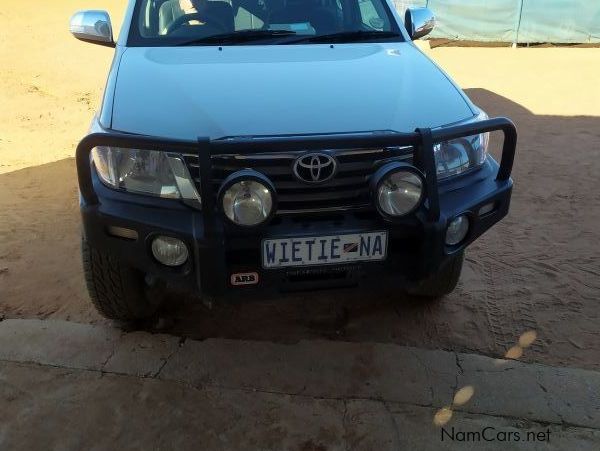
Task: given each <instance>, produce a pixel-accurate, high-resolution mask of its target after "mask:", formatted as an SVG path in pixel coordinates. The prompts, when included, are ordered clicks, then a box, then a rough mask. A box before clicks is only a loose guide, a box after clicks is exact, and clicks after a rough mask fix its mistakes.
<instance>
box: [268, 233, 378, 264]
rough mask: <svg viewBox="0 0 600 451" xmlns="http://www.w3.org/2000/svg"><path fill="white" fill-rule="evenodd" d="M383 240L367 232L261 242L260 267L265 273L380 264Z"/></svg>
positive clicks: (376, 234) (375, 234)
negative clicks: (297, 268)
mask: <svg viewBox="0 0 600 451" xmlns="http://www.w3.org/2000/svg"><path fill="white" fill-rule="evenodd" d="M387 237H388V235H387V232H369V233H354V234H350V235H328V236H318V237H302V238H280V239H274V240H264V241H263V242H262V259H263V267H264V268H265V269H269V268H286V267H293V266H315V265H332V264H341V263H352V262H362V261H381V260H385V258H386V256H387V241H388V240H387Z"/></svg>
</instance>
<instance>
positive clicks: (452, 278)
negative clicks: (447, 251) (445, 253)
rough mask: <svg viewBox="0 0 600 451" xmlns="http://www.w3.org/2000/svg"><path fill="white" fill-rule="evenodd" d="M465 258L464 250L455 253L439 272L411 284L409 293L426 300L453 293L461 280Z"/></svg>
mask: <svg viewBox="0 0 600 451" xmlns="http://www.w3.org/2000/svg"><path fill="white" fill-rule="evenodd" d="M464 258H465V253H464V251H462V252H459V253H457V254H455V255H453V256H452V257H450V258H449V259H448V261H446V262H445V263H444V264H443V265H442V267H441V268H440V269H439V270H438V272H436V273H434V274H432V275H430V276H428V277H426V278H425V279H422V280H419V281H417V282H414V283H413V284H411V285H409V287H408V289H407V290H406V291H407V293H408V294H411V295H413V296H417V297H420V298H423V299H425V300H436V299H440V298H442V297H444V296H446V295H448V294H450V293H452V292H453V291H454V289H455V288H456V286H457V285H458V281H459V280H460V274H461V272H462V268H463V263H464Z"/></svg>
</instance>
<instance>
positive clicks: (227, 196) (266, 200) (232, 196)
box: [219, 170, 275, 227]
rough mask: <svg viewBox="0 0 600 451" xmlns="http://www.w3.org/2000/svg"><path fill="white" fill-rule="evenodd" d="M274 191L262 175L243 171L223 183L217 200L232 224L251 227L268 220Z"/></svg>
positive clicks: (272, 208)
mask: <svg viewBox="0 0 600 451" xmlns="http://www.w3.org/2000/svg"><path fill="white" fill-rule="evenodd" d="M274 193H275V189H274V187H273V186H272V184H271V183H270V182H269V180H268V179H267V178H266V177H264V176H263V175H262V174H260V173H258V172H255V171H251V170H245V171H240V172H237V173H235V174H233V175H232V176H230V177H229V178H228V179H227V180H225V182H224V183H223V187H222V188H221V191H220V195H219V198H220V199H221V206H222V208H223V212H224V213H225V216H226V217H227V218H228V219H229V220H230V221H231V222H233V223H234V224H237V225H240V226H245V227H252V226H257V225H259V224H261V223H263V222H265V221H267V219H269V218H270V217H271V215H272V214H273V212H274V210H275V208H274V203H275V197H274Z"/></svg>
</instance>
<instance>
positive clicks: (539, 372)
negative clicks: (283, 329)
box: [0, 320, 600, 450]
mask: <svg viewBox="0 0 600 451" xmlns="http://www.w3.org/2000/svg"><path fill="white" fill-rule="evenodd" d="M466 386H468V387H472V390H470V391H469V392H472V396H469V397H468V399H465V400H463V402H460V403H453V399H454V397H455V395H456V393H457V392H459V391H460V390H461V388H464V387H466ZM455 404H457V405H455ZM445 406H446V407H448V408H447V410H446V412H445V413H446V415H447V416H449V417H450V418H447V419H446V421H447V423H442V426H443V427H444V428H452V427H454V428H462V429H461V431H462V430H471V429H473V430H475V429H477V427H480V428H481V427H487V426H490V425H491V427H494V428H499V429H500V430H502V431H508V432H519V431H521V432H522V433H525V432H527V431H529V432H531V431H533V432H532V433H535V434H537V433H541V432H542V431H546V429H548V430H551V432H552V434H553V437H554V440H553V441H552V443H551V445H552V446H551V447H550V448H547V447H545V446H547V445H548V443H541V442H536V443H534V445H535V446H534V447H533V448H532V447H531V446H532V445H531V443H527V444H528V446H529V447H527V448H519V447H518V446H517V447H513V448H511V449H536V447H537V446H539V447H540V449H541V448H542V446H544V447H543V449H564V448H560V447H557V444H563V445H566V444H569V446H568V447H567V448H569V449H598V448H599V447H600V435H599V434H600V431H598V429H600V411H599V408H600V374H599V373H596V372H593V371H586V370H577V369H569V368H554V367H548V366H541V365H533V364H523V363H520V362H516V361H506V360H495V359H490V358H487V357H482V356H478V355H469V354H458V353H454V352H446V351H434V350H420V349H416V348H405V347H400V346H396V345H389V344H374V343H370V344H368V343H362V344H357V343H341V342H330V341H301V342H299V343H297V344H290V345H284V344H274V343H270V342H248V341H235V340H217V339H212V340H207V341H203V342H198V341H193V340H184V341H181V340H179V339H178V338H176V337H171V336H167V335H150V334H147V333H140V332H133V333H121V332H118V331H115V330H112V329H110V328H101V327H93V326H82V325H78V324H72V323H65V322H49V321H21V320H6V321H3V322H1V323H0V449H13V448H14V449H52V446H50V445H51V444H52V443H54V444H55V445H57V446H58V445H59V444H60V448H61V449H88V448H94V449H115V448H114V447H112V442H111V441H110V440H109V439H112V440H113V441H116V442H118V443H120V444H122V445H124V447H128V448H152V449H158V448H160V449H194V447H193V446H191V445H192V442H191V441H189V440H188V439H189V438H190V437H198V440H200V439H201V440H200V442H201V443H202V444H203V445H204V446H203V448H204V449H255V448H260V449H300V450H302V449H307V450H322V449H325V450H337V449H340V450H342V449H345V450H388V449H390V450H397V449H404V448H412V449H459V446H458V445H459V444H460V446H464V443H462V442H460V441H450V442H449V441H448V440H446V442H444V443H442V442H441V437H440V436H439V434H440V432H441V427H440V425H438V426H436V425H435V424H434V417H436V414H437V413H439V409H440V408H442V407H445ZM77 409H78V410H77ZM75 412H78V413H75ZM49 416H50V417H52V418H53V421H52V422H51V424H54V425H55V426H54V427H53V428H50V427H49V425H48V422H44V419H45V418H48V417H49ZM62 421H64V422H67V425H66V426H64V427H65V428H66V429H64V430H65V431H66V432H65V433H67V434H73V436H72V437H71V436H69V437H68V440H67V441H66V442H64V443H62V442H61V443H59V442H58V441H57V440H59V439H58V438H56V437H54V436H53V431H54V430H55V429H56V427H58V426H59V425H60V427H63V426H62V423H61V422H62ZM57 422H58V423H57ZM144 422H146V423H147V424H146V425H144ZM21 424H27V425H29V426H28V428H27V430H26V429H24V426H20V425H21ZM130 424H132V428H133V429H132V430H129V429H127V425H130ZM31 425H38V426H36V427H37V429H36V428H33V429H34V434H33V436H32V437H29V436H28V435H27V431H31V430H32V427H31ZM168 425H170V426H171V427H172V428H174V429H173V430H169V429H167V426H168ZM148 428H155V429H152V430H151V431H149V433H148V431H147V429H148ZM469 428H470V429H469ZM59 430H60V429H59ZM81 430H85V431H86V434H81V433H80V431H81ZM88 430H89V433H88ZM448 430H450V429H448ZM174 431H179V432H181V433H185V434H188V435H187V439H185V438H182V437H179V436H177V437H175V436H174V434H175V432H174ZM136 432H137V434H136ZM34 437H37V440H40V442H39V443H38V442H34ZM151 439H154V440H156V442H151V441H149V440H151ZM52 440H55V441H56V442H52ZM94 440H96V441H97V442H95V441H94ZM186 440H187V441H186ZM42 442H43V443H48V445H47V446H45V447H43V448H42V447H40V446H39V445H40V443H42ZM200 442H194V443H195V444H196V445H197V444H198V443H200ZM156 443H158V444H159V445H161V444H162V445H161V446H158V448H157V446H156ZM15 444H21V447H20V448H18V447H16V448H15V447H14V446H12V445H15ZM24 445H27V446H24ZM125 445H126V446H125ZM138 445H139V446H138ZM175 445H180V446H175ZM417 445H423V446H417ZM485 446H487V448H486V447H485ZM485 446H484V447H483V448H481V449H506V448H494V447H493V446H492V445H490V444H486V445H485ZM519 446H521V445H519ZM478 449H479V448H478Z"/></svg>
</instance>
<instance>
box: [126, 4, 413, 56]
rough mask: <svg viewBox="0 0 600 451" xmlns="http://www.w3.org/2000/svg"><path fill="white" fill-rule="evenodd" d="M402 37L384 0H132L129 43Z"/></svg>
mask: <svg viewBox="0 0 600 451" xmlns="http://www.w3.org/2000/svg"><path fill="white" fill-rule="evenodd" d="M374 40H382V41H383V40H396V41H398V40H402V35H401V34H400V30H399V29H398V26H397V24H396V22H395V20H394V18H393V16H392V13H391V11H390V9H389V7H388V4H387V2H386V1H385V0H221V1H219V0H138V2H137V4H136V8H135V12H134V18H133V26H132V27H131V31H130V35H129V42H128V45H129V46H148V47H152V46H177V45H219V44H227V45H236V44H238V45H239V44H261V45H265V44H293V43H303V44H304V43H319V42H367V41H374Z"/></svg>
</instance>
